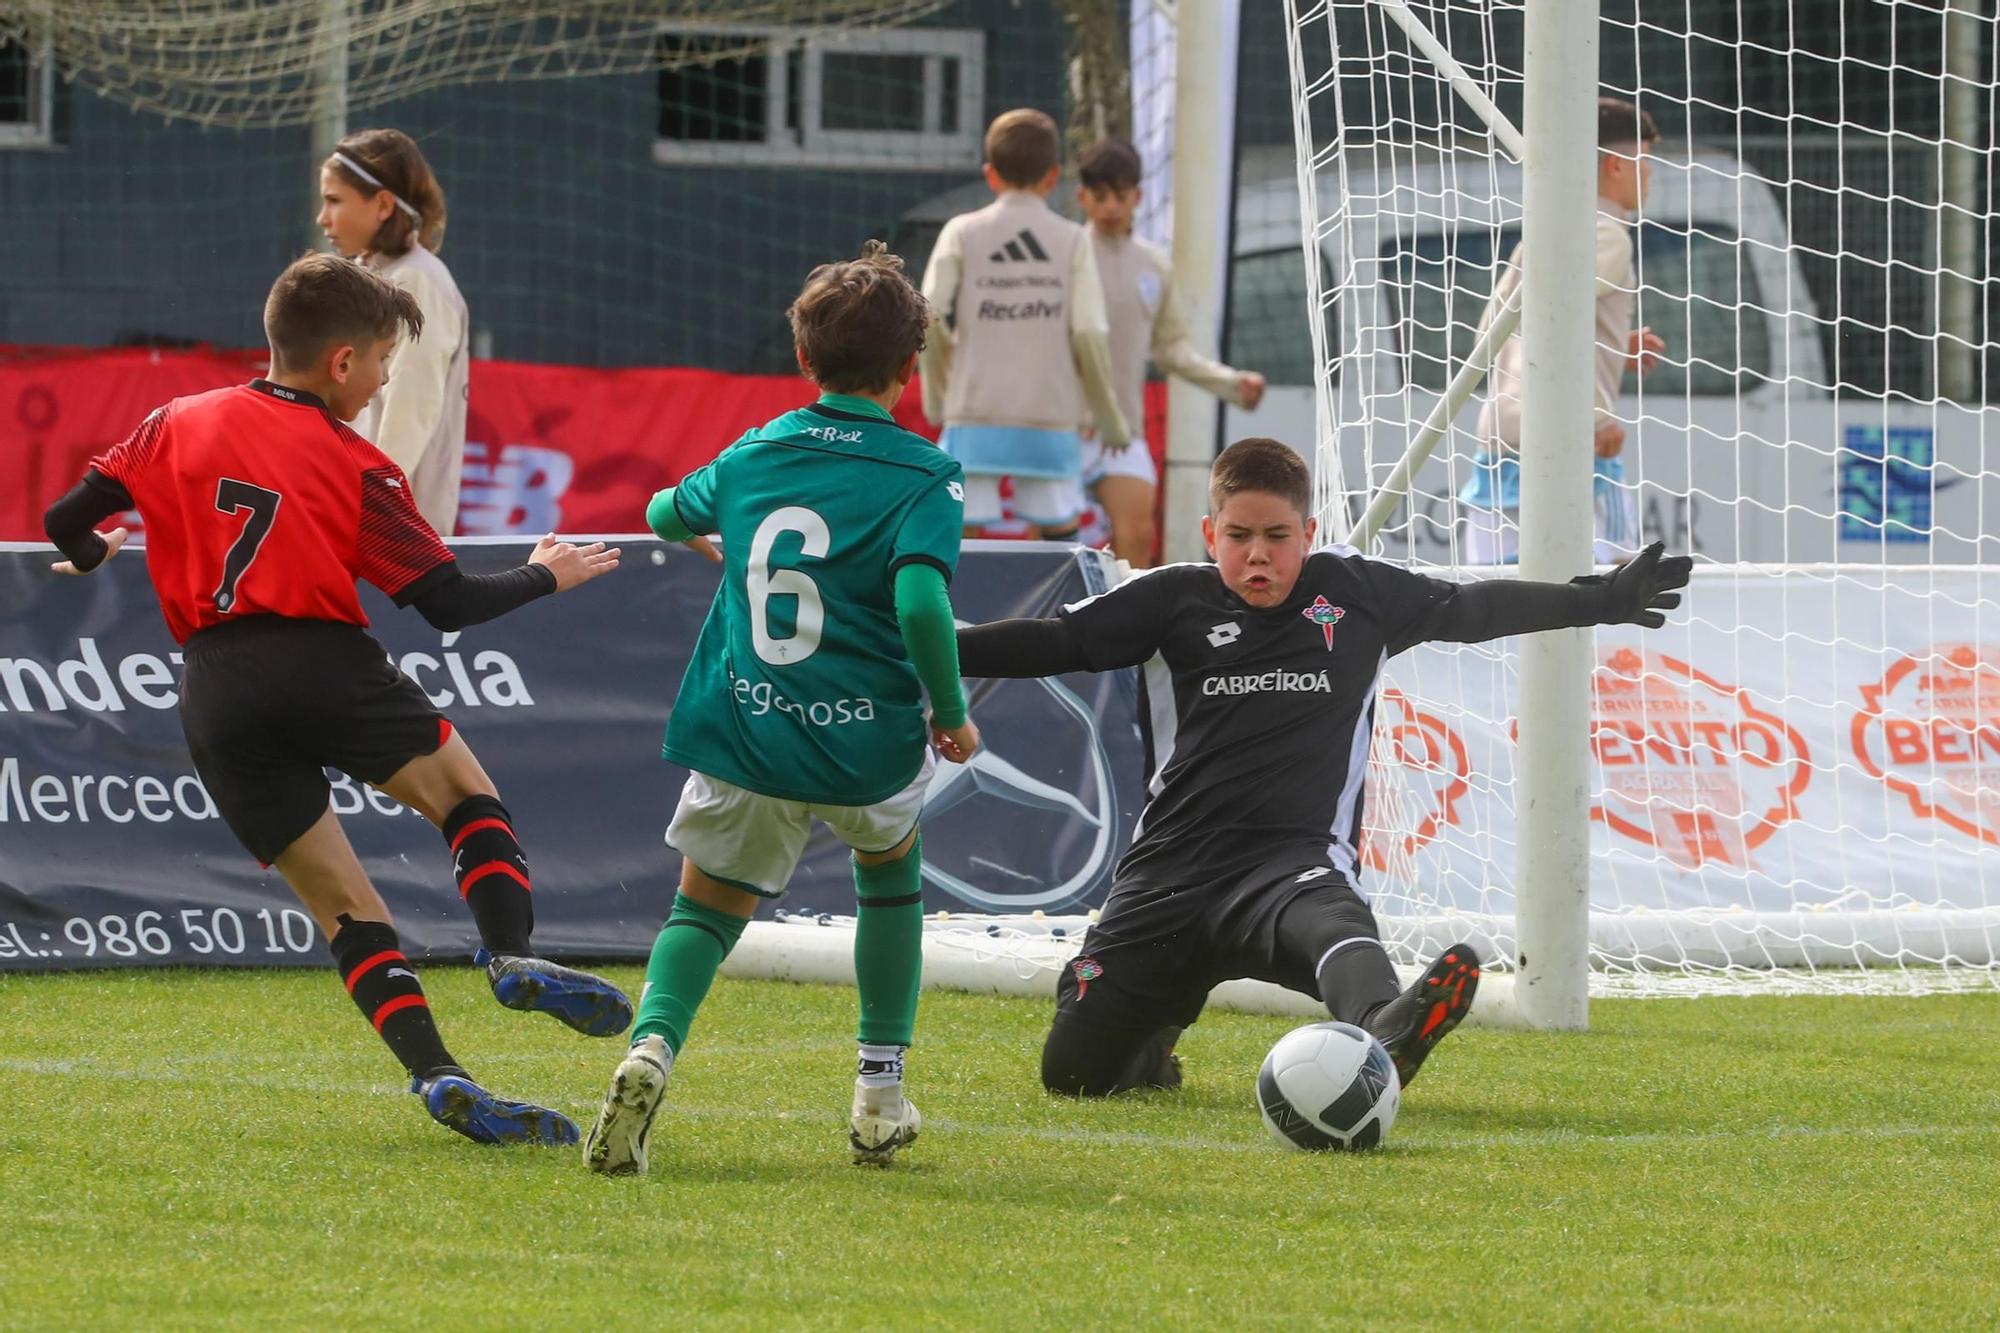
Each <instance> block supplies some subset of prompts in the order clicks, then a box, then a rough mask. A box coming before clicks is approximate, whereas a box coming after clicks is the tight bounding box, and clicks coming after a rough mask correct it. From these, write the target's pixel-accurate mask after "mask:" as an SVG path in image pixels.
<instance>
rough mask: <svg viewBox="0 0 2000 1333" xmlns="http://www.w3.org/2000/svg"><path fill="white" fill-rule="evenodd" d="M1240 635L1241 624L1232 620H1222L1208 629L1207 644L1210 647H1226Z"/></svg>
mask: <svg viewBox="0 0 2000 1333" xmlns="http://www.w3.org/2000/svg"><path fill="white" fill-rule="evenodd" d="M1242 637H1243V627H1242V626H1241V625H1238V624H1237V623H1236V622H1235V621H1233V620H1229V621H1224V622H1223V623H1222V624H1220V625H1217V626H1215V627H1214V628H1212V629H1210V630H1209V631H1208V646H1209V647H1211V648H1227V647H1228V646H1229V645H1230V644H1232V643H1235V642H1236V641H1237V640H1238V639H1240V638H1242Z"/></svg>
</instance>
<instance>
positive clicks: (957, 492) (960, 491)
mask: <svg viewBox="0 0 2000 1333" xmlns="http://www.w3.org/2000/svg"><path fill="white" fill-rule="evenodd" d="M944 493H945V494H946V495H949V496H950V497H951V498H952V499H954V500H956V501H958V502H959V503H960V504H964V503H965V487H963V486H961V485H959V484H958V483H957V482H955V481H948V482H946V483H945V484H944Z"/></svg>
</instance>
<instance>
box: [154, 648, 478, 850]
mask: <svg viewBox="0 0 2000 1333" xmlns="http://www.w3.org/2000/svg"><path fill="white" fill-rule="evenodd" d="M186 654H187V671H186V673H185V675H184V676H183V678H182V681H181V730H182V731H183V732H185V733H186V735H187V743H188V753H189V754H191V755H192V756H193V757H194V767H195V772H197V773H199V774H200V775H201V781H202V785H203V786H205V787H207V788H208V794H209V796H210V797H211V798H212V799H213V800H214V801H215V808H216V810H217V811H219V812H220V813H221V815H222V819H223V822H224V823H226V824H228V825H229V830H230V832H232V833H234V834H235V835H236V837H237V840H238V841H239V842H241V843H242V844H243V845H244V847H246V848H248V849H249V852H250V854H251V855H252V856H254V857H256V858H257V859H258V860H259V861H262V862H263V863H264V864H266V865H269V864H271V863H272V862H273V861H276V860H277V859H278V854H279V853H280V852H282V851H284V850H285V848H287V847H289V846H291V845H292V843H294V842H295V841H297V840H298V838H299V836H300V835H301V834H303V833H304V832H305V831H306V830H307V829H309V828H311V827H312V826H313V824H314V823H315V822H317V821H318V819H319V817H320V816H321V815H323V814H325V813H326V808H327V800H328V796H329V788H328V786H327V781H326V772H325V770H326V769H328V768H337V769H339V770H341V771H342V772H343V773H347V774H350V775H352V776H353V777H355V778H358V779H360V780H361V781H362V782H371V783H379V782H384V781H386V780H388V779H389V778H390V777H392V776H394V775H395V773H396V771H397V770H398V769H400V768H402V766H403V765H404V764H407V763H409V762H410V760H412V759H416V758H419V757H421V756H423V755H427V754H434V753H436V751H437V749H438V747H439V746H441V745H443V744H444V742H445V740H446V739H447V738H448V737H449V736H450V735H451V724H450V723H449V722H446V721H445V720H444V716H443V715H442V714H440V713H439V712H438V710H437V709H436V708H435V707H433V706H432V704H431V701H430V699H429V697H428V696H426V695H425V694H424V692H423V690H422V689H420V688H418V686H417V683H416V682H415V681H413V680H411V679H410V678H409V677H408V676H405V675H404V674H403V673H402V672H400V671H398V670H397V669H396V667H395V665H394V664H393V663H391V662H390V661H389V655H388V653H386V652H385V651H383V648H382V645H381V644H379V643H377V642H375V640H374V639H373V638H371V637H370V636H369V634H368V632H367V631H366V630H364V629H362V628H361V627H360V626H358V625H347V624H341V623H339V622H336V621H330V620H292V619H289V618H287V617H283V616H253V617H251V618H250V619H247V620H238V621H231V622H229V623H227V624H224V625H217V626H215V627H214V628H213V629H205V630H202V631H200V632H199V633H197V634H195V635H194V636H193V637H192V638H190V639H189V640H188V641H187V645H186Z"/></svg>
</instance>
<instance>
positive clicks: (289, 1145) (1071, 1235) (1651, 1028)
mask: <svg viewBox="0 0 2000 1333" xmlns="http://www.w3.org/2000/svg"><path fill="white" fill-rule="evenodd" d="M620 975H622V977H623V978H624V979H625V980H627V981H628V982H629V983H630V984H631V985H632V986H633V987H634V988H635V989H636V987H637V984H638V977H637V974H636V972H635V971H632V970H625V971H623V972H622V973H620ZM426 983H427V985H428V987H429V989H430V991H431V995H432V999H433V1003H434V1005H435V1007H436V1008H437V1010H438V1012H439V1014H440V1016H441V1020H442V1023H443V1026H444V1030H445V1035H446V1037H447V1039H448V1040H449V1041H450V1042H451V1044H452V1047H453V1049H454V1051H455V1053H457V1054H458V1055H459V1057H460V1058H461V1059H462V1060H464V1061H465V1062H466V1063H467V1064H468V1065H469V1066H470V1067H471V1068H472V1070H473V1072H474V1074H475V1075H477V1076H479V1077H481V1078H482V1079H484V1080H485V1081H486V1082H488V1083H489V1084H490V1085H493V1086H495V1087H497V1088H498V1089H501V1090H503V1091H505V1092H508V1093H511V1094H513V1095H517V1096H523V1097H535V1098H540V1099H544V1100H547V1101H549V1102H551V1103H552V1104H554V1105H557V1106H560V1107H562V1108H563V1109H565V1110H567V1111H569V1112H570V1113H571V1114H572V1115H573V1116H575V1117H576V1118H577V1119H578V1120H579V1121H587V1119H588V1117H589V1115H590V1114H591V1113H592V1110H593V1108H594V1106H595V1101H596V1096H597V1094H598V1092H599V1091H600V1090H601V1087H602V1085H603V1083H604V1081H605V1079H606V1078H607V1076H608V1074H609V1071H610V1068H611V1066H612V1064H614V1063H615V1056H616V1054H617V1052H618V1049H619V1046H620V1043H618V1042H615V1041H612V1042H590V1041H587V1040H585V1039H583V1038H580V1037H577V1036H575V1035H573V1034H571V1033H570V1032H569V1031H568V1030H566V1029H564V1028H561V1027H559V1026H558V1025H557V1024H555V1023H553V1022H552V1021H549V1020H547V1019H544V1018H541V1017H538V1016H525V1015H517V1014H512V1013H509V1012H507V1011H504V1010H501V1009H499V1008H497V1007H495V1006H494V1005H493V1004H492V1003H491V1001H490V999H488V998H487V997H486V995H485V992H484V987H483V984H482V981H481V979H480V978H479V977H478V976H477V974H475V973H474V972H472V971H471V970H469V969H464V968H433V969H430V970H429V971H428V972H427V974H426ZM852 1006H853V997H852V994H851V992H846V991H842V990H837V989H827V988H818V987H803V986H790V985H782V984H775V983H744V982H736V983H731V982H723V983H721V984H719V985H718V987H717V989H716V991H715V994H714V996H713V997H712V999H711V1001H710V1003H709V1005H708V1007H707V1008H706V1009H705V1010H704V1011H703V1013H702V1016H701V1021H700V1023H699V1025H698V1027H697V1029H696V1033H695V1037H694V1041H693V1044H692V1045H691V1046H690V1049H689V1051H688V1053H687V1057H686V1058H685V1059H684V1060H683V1061H682V1063H681V1066H680V1068H679V1069H678V1070H677V1071H676V1073H675V1082H674V1085H673V1087H672V1088H671V1089H670V1090H669V1093H668V1104H667V1107H666V1109H665V1110H663V1112H662V1116H661V1120H660V1123H659V1126H658V1128H657V1129H656V1130H655V1137H654V1150H653V1157H654V1162H653V1173H652V1175H651V1176H650V1177H648V1178H645V1179H642V1180H630V1179H627V1180H606V1179H600V1178H598V1177H594V1176H591V1175H588V1174H587V1173H586V1172H585V1171H584V1170H583V1169H582V1166H581V1163H580V1158H579V1156H578V1154H577V1153H576V1152H574V1151H572V1150H564V1151H560V1152H557V1151H549V1150H536V1149H512V1150H498V1149H490V1148H480V1147H478V1146H476V1145H473V1144H471V1143H467V1142H465V1141H463V1140H461V1139H458V1138H457V1137H456V1136H454V1135H451V1134H449V1133H447V1132H446V1131H444V1130H443V1129H440V1128H439V1127H437V1126H435V1125H433V1124H431V1123H430V1121H429V1120H428V1118H426V1117H425V1116H424V1115H423V1113H422V1110H421V1108H420V1106H419V1105H418V1103H417V1101H416V1099H415V1098H413V1097H411V1096H409V1095H408V1094H407V1093H405V1092H403V1091H402V1089H401V1087H400V1085H399V1083H398V1082H397V1080H395V1079H394V1078H392V1077H391V1074H392V1071H393V1069H394V1066H393V1064H392V1063H391V1061H390V1058H389V1056H388V1054H387V1052H386V1051H385V1050H384V1049H383V1048H382V1047H381V1046H380V1045H379V1044H378V1043H377V1042H376V1041H375V1040H374V1038H373V1037H372V1036H370V1035H369V1033H368V1032H367V1030H366V1028H364V1027H363V1026H362V1025H361V1023H360V1021H359V1019H358V1017H357V1015H356V1014H355V1012H354V1010H353V1009H352V1007H351V1006H350V1005H349V1004H348V1003H347V1001H346V999H345V997H343V996H342V995H341V994H340V991H339V988H338V987H337V986H336V985H335V984H334V982H333V980H332V978H331V976H330V974H328V973H325V972H299V973H186V972H181V973H160V972H156V973H126V974H99V975H76V976H59V977H41V978H28V977H20V976H12V977H0V1086H4V1087H5V1088H6V1090H7V1095H6V1097H5V1099H4V1101H0V1326H5V1327H6V1328H8V1329H21V1328H38V1327H39V1328H68V1327H83V1326H86V1325H88V1326H100V1327H102V1326H110V1327H146V1328H162V1327H193V1326H202V1327H215V1326H241V1327H253V1326H255V1327H277V1326H285V1327H293V1328H303V1327H341V1328H364V1327H370V1326H377V1325H381V1326H389V1327H417V1326H422V1327H425V1328H439V1329H449V1328H473V1327H480V1326H496V1325H498V1326H508V1327H523V1328H540V1327H547V1328H569V1327H582V1326H586V1325H589V1326H610V1325H614V1324H615V1325H618V1326H625V1327H641V1328H646V1327H663V1328H677V1327H681V1326H684V1325H689V1324H692V1325H698V1326H702V1327H743V1328H770V1327H842V1328H850V1327H852V1328H861V1327H868V1328H885V1327H902V1328H918V1327H921V1328H1018V1329H1026V1328H1068V1329H1089V1328H1097V1327H1103V1328H1128V1327H1131V1328H1136V1327H1145V1326H1147V1325H1170V1326H1177V1327H1195V1326H1207V1327H1241V1328H1249V1327H1276V1326H1280V1325H1293V1326H1322V1327H1323V1326H1333V1327H1339V1326H1353V1325H1368V1326H1382V1327H1387V1326H1403V1327H1416V1326H1424V1327H1428V1328H1441V1327H1458V1326H1472V1327H1480V1326H1493V1325H1500V1324H1503V1323H1504V1324H1517V1325H1518V1324H1519V1323H1520V1322H1522V1321H1523V1320H1530V1321H1533V1322H1534V1323H1535V1324H1538V1325H1542V1324H1549V1325H1557V1326H1566V1327H1608V1326H1613V1325H1626V1324H1638V1325H1646V1326H1701V1327H1711V1326H1737V1327H1751V1326H1761V1325H1770V1324H1774V1323H1780V1322H1782V1323H1785V1324H1797V1323H1803V1322H1806V1321H1816V1322H1821V1321H1823V1322H1827V1323H1831V1324H1835V1325H1843V1326H1853V1327H1880V1326H1892V1325H1895V1326H1918V1325H1926V1326H1938V1325H1946V1326H1965V1327H1972V1326H1977V1327H1991V1326H1992V1325H1993V1322H1994V1319H1995V1315H1994V1311H1995V1310H1996V1309H2000V1273H1996V1269H1995V1265H1994V1264H1993V1262H1992V1258H1991V1256H1992V1246H1993V1244H1994V1240H1993V1231H1994V1221H1995V1218H1996V1217H2000V1132H1996V1125H2000V1042H1996V1041H1995V1039H1994V1038H1995V1036H1996V1033H2000V996H1996V995H1993V994H1976V995H1960V996H1949V997H1940V998H1932V999H1893V1000H1891V999H1882V1000H1872V999H1871V1000H1854V999H1838V998H1824V999H1769V1000H1715V999H1710V1000H1699V1001H1650V1002H1647V1001H1621V1002H1600V1003H1599V1004H1598V1005H1597V1006H1596V1007H1595V1009H1594V1011H1593V1030H1592V1031H1591V1032H1590V1033H1589V1034H1588V1035H1582V1036H1578V1035H1531V1034H1524V1033H1502V1032H1488V1031H1480V1030H1467V1031H1465V1032H1462V1033H1460V1034H1459V1035H1457V1036H1454V1037H1453V1038H1452V1039H1451V1041H1450V1042H1448V1043H1447V1044H1446V1045H1445V1046H1444V1047H1443V1048H1441V1050H1440V1051H1439V1053H1438V1055H1437V1056H1435V1057H1434V1058H1433V1060H1432V1062H1431V1063H1430V1064H1429V1065H1428V1066H1426V1069H1425V1073H1424V1076H1423V1078H1422V1079H1421V1080H1420V1081H1419V1082H1418V1083H1417V1084H1416V1085H1415V1087H1414V1088H1413V1089H1411V1091H1410V1092H1409V1094H1408V1095H1407V1096H1406V1098H1405V1100H1404V1103H1403V1112H1402V1117H1401V1119H1400V1121H1399V1122H1398V1124H1397V1126H1396V1131H1395V1134H1394V1136H1393V1138H1392V1141H1391V1143H1390V1145H1389V1147H1388V1148H1387V1149H1386V1150H1385V1151H1381V1152H1378V1153H1374V1154H1368V1155H1363V1156H1358V1157H1349V1156H1305V1155H1295V1154H1288V1153H1284V1152H1282V1151H1280V1150H1278V1149H1277V1148H1276V1147H1275V1146H1274V1145H1272V1144H1271V1143H1270V1142H1269V1140H1268V1139H1267V1138H1266V1136H1265V1133H1264V1130H1263V1127H1262V1126H1261V1125H1260V1124H1259V1122H1258V1119H1257V1113H1256V1110H1255V1107H1254V1105H1253V1101H1252V1095H1251V1085H1252V1081H1253V1078H1254V1075H1255V1072H1256V1068H1257V1064H1258V1062H1259V1060H1260V1059H1261V1058H1262V1055H1263V1052H1264V1050H1265V1049H1266V1048H1267V1047H1268V1046H1269V1045H1270V1043H1271V1042H1272V1041H1273V1040H1275V1039H1276V1038H1277V1036H1278V1035H1279V1034H1280V1033H1282V1032H1283V1031H1285V1030H1286V1028H1287V1027H1288V1026H1289V1025H1290V1021H1289V1020H1285V1019H1278V1018H1257V1017H1247V1016H1243V1015H1235V1014H1220V1013H1218V1014H1212V1015H1210V1016H1209V1017H1208V1018H1206V1019H1204V1020H1203V1022H1202V1023H1201V1024H1200V1026H1199V1027H1197V1028H1195V1029H1194V1030H1192V1031H1191V1032H1190V1034H1189V1035H1188V1037H1187V1038H1186V1039H1185V1041H1184V1042H1183V1044H1182V1053H1183V1056H1184V1059H1185V1062H1186V1066H1187V1086H1186V1088H1185V1089H1184V1090H1183V1091H1182V1092H1181V1093H1179V1094H1148V1095H1143V1096H1138V1097H1128V1098H1123V1099H1118V1100H1114V1101H1112V1102H1108V1103H1097V1104H1079V1103H1076V1102H1071V1101H1063V1100H1058V1099H1054V1098H1051V1097H1048V1096H1046V1095H1045V1094H1044V1093H1043V1092H1042V1091H1041V1090H1040V1086H1039V1084H1038V1083H1037V1081H1036V1077H1035V1072H1036V1065H1037V1059H1038V1055H1039V1050H1040V1039H1041V1035H1042V1031H1043V1027H1044V1024H1045V1023H1046V1021H1047V1017H1048V1006H1046V1005H1043V1004H1039V1003H1031V1002H1027V1001H1009V1000H997V999H992V998H986V997H972V996H964V995H954V994H947V993H940V992H932V993H930V994H928V995H926V997H925V1001H924V1008H923V1013H922V1017H921V1020H920V1030H919V1035H920V1039H921V1041H922V1045H921V1046H920V1047H919V1049H918V1050H917V1052H916V1053H915V1054H914V1056H913V1059H912V1062H911V1085H910V1086H911V1091H912V1095H913V1096H914V1097H915V1098H916V1100H917V1102H918V1104H919V1105H920V1106H921V1107H922V1108H923V1111H924V1117H925V1131H924V1137H923V1139H922V1140H921V1141H920V1142H919V1143H918V1144H917V1145H916V1147H915V1148H913V1149H912V1150H910V1152H909V1153H908V1154H906V1156H905V1158H904V1160H902V1161H901V1162H899V1163H898V1165H897V1166H896V1167H895V1168H894V1169H892V1170H889V1171H877V1170H869V1169H864V1168H857V1167H854V1166H852V1165H850V1164H849V1162H848V1160H847V1153H846V1151H845V1133H846V1129H845V1124H846V1109H847V1097H848V1090H849V1087H850V1084H851V1081H852V1058H853V1057H852V1049H853V1048H852V1045H851V1043H850V1041H849V1036H850V1031H851V1025H852ZM1982 1255H1983V1256H1986V1257H1984V1258H1982V1257H1981V1256H1982Z"/></svg>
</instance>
